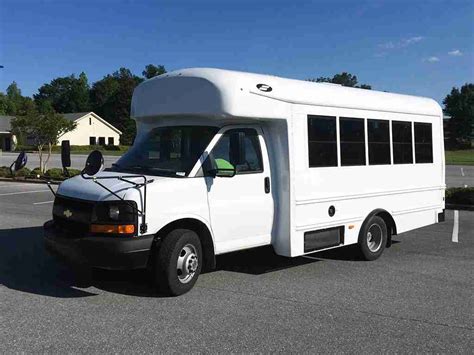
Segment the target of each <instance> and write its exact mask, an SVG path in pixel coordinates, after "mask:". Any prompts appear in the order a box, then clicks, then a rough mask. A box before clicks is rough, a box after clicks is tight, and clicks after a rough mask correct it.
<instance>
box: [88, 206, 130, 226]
mask: <svg viewBox="0 0 474 355" xmlns="http://www.w3.org/2000/svg"><path fill="white" fill-rule="evenodd" d="M137 219H138V211H137V204H136V203H135V201H105V202H99V203H97V204H96V205H95V207H94V213H93V217H92V221H91V222H92V223H112V224H114V223H126V224H136V223H137Z"/></svg>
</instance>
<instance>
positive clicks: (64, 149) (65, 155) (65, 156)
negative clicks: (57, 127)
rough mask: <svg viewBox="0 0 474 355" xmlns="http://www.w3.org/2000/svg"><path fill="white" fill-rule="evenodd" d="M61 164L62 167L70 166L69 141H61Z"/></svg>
mask: <svg viewBox="0 0 474 355" xmlns="http://www.w3.org/2000/svg"><path fill="white" fill-rule="evenodd" d="M61 164H62V166H63V168H70V167H71V146H70V144H69V141H62V142H61Z"/></svg>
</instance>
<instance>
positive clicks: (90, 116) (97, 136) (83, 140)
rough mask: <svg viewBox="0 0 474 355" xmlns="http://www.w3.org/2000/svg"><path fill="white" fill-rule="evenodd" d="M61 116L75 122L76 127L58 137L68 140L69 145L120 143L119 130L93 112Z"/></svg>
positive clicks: (59, 142)
mask: <svg viewBox="0 0 474 355" xmlns="http://www.w3.org/2000/svg"><path fill="white" fill-rule="evenodd" d="M63 116H64V117H65V118H66V119H68V120H71V121H74V122H76V124H77V126H76V128H75V129H74V130H73V131H71V132H67V133H65V134H63V135H62V136H60V137H59V139H58V144H61V142H62V141H69V143H70V144H71V145H118V144H119V143H120V135H121V134H122V132H120V131H119V130H118V129H117V128H115V127H114V126H112V125H111V124H110V123H108V122H107V121H106V120H104V119H103V118H102V117H100V116H99V115H97V114H96V113H94V112H76V113H65V114H63Z"/></svg>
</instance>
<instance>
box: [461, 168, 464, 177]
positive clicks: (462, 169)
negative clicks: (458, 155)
mask: <svg viewBox="0 0 474 355" xmlns="http://www.w3.org/2000/svg"><path fill="white" fill-rule="evenodd" d="M461 175H462V176H464V168H461Z"/></svg>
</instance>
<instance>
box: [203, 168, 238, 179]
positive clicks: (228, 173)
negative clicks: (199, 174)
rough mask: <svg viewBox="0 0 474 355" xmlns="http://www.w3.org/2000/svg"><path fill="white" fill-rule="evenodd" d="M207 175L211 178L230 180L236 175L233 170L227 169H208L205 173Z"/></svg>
mask: <svg viewBox="0 0 474 355" xmlns="http://www.w3.org/2000/svg"><path fill="white" fill-rule="evenodd" d="M207 172H208V174H209V175H210V176H212V177H227V178H231V177H234V176H235V174H236V170H235V168H233V169H228V168H217V169H210V170H208V171H207Z"/></svg>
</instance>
